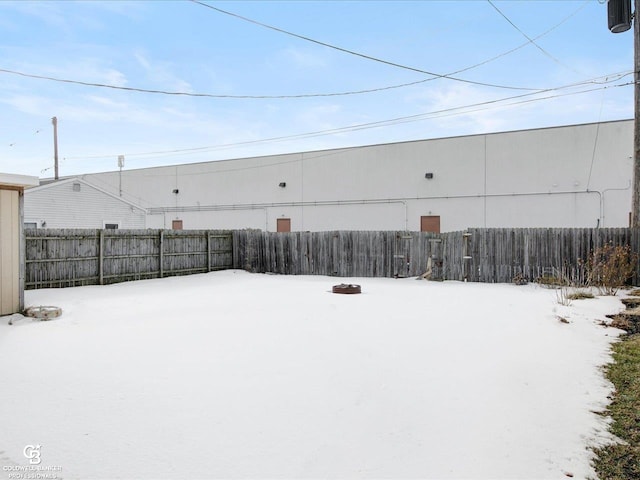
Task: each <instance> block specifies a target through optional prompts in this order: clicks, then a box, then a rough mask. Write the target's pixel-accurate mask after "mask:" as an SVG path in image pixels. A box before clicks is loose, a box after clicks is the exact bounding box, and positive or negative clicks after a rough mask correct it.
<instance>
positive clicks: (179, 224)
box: [171, 220, 182, 230]
mask: <svg viewBox="0 0 640 480" xmlns="http://www.w3.org/2000/svg"><path fill="white" fill-rule="evenodd" d="M171 228H172V229H173V230H182V220H173V221H172V222H171Z"/></svg>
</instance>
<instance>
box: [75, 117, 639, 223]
mask: <svg viewBox="0 0 640 480" xmlns="http://www.w3.org/2000/svg"><path fill="white" fill-rule="evenodd" d="M632 148H633V121H632V120H625V121H617V122H606V123H601V124H587V125H575V126H566V127H555V128H546V129H537V130H526V131H517V132H505V133H495V134H487V135H473V136H467V137H455V138H444V139H435V140H421V141H413V142H402V143H394V144H384V145H372V146H363V147H354V148H346V149H335V150H326V151H317V152H301V153H292V154H284V155H272V156H265V157H257V158H246V159H237V160H227V161H216V162H204V163H196V164H190V165H178V166H170V167H157V168H148V169H138V170H125V171H123V172H122V177H121V180H122V190H123V198H126V199H127V200H129V201H131V202H134V203H136V204H139V205H141V206H142V207H145V208H147V209H148V212H149V216H148V218H147V226H149V227H154V228H170V227H171V221H172V220H175V219H181V220H183V225H184V228H259V229H263V230H269V231H275V230H276V223H277V219H278V218H291V228H292V230H294V231H295V230H310V231H321V230H334V229H352V230H419V229H420V217H421V216H423V215H439V216H440V217H441V230H442V231H452V230H461V229H464V228H467V227H551V226H557V227H596V226H606V227H620V226H627V225H628V214H629V211H630V208H631V178H632V159H631V156H632ZM426 173H431V174H432V178H430V179H428V178H425V174H426ZM83 178H85V179H86V180H87V181H89V182H90V183H93V184H95V185H97V186H99V187H100V188H103V189H105V190H107V191H109V192H114V193H116V192H118V188H119V181H120V175H119V172H117V171H116V172H106V173H99V174H91V175H86V176H84V177H83ZM281 183H285V184H286V186H282V187H281V186H280V184H281ZM174 192H177V193H174Z"/></svg>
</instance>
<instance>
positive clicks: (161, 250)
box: [158, 230, 164, 278]
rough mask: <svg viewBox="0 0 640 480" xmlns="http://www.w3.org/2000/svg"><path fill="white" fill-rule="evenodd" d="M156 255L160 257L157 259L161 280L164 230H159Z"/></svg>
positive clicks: (162, 273)
mask: <svg viewBox="0 0 640 480" xmlns="http://www.w3.org/2000/svg"><path fill="white" fill-rule="evenodd" d="M158 250H159V251H158V254H159V256H160V258H159V261H160V263H159V270H160V278H162V277H163V276H164V255H163V254H164V252H163V250H164V230H160V245H159V248H158Z"/></svg>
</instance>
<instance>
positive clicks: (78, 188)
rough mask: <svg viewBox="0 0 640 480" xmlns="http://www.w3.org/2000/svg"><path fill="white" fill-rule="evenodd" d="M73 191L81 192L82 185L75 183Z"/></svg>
mask: <svg viewBox="0 0 640 480" xmlns="http://www.w3.org/2000/svg"><path fill="white" fill-rule="evenodd" d="M73 191H74V192H79V191H80V184H79V183H74V184H73Z"/></svg>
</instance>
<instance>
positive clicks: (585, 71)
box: [0, 0, 633, 178]
mask: <svg viewBox="0 0 640 480" xmlns="http://www.w3.org/2000/svg"><path fill="white" fill-rule="evenodd" d="M632 71H633V33H632V30H628V31H626V32H623V33H619V34H613V33H611V32H609V30H608V28H607V5H606V3H604V2H603V1H601V0H586V1H583V0H570V1H563V0H554V1H545V0H531V1H516V0H508V1H506V0H502V1H500V0H491V1H489V0H468V1H453V0H450V1H436V0H433V1H428V0H424V1H397V0H396V1H383V0H380V1H295V0H290V1H233V2H228V1H227V2H216V1H208V0H202V1H190V0H179V1H178V0H176V1H152V0H147V1H97V0H95V1H72V0H69V1H29V0H23V1H0V112H1V113H0V119H1V123H0V172H3V173H15V174H24V175H34V176H39V177H42V178H47V177H52V176H53V173H54V169H53V165H54V129H53V122H52V118H53V117H56V118H57V139H58V158H59V172H60V175H61V176H69V175H81V174H84V173H93V172H101V171H112V170H117V169H118V156H120V155H122V156H124V169H125V170H126V169H135V168H144V167H153V166H160V165H174V164H183V163H194V162H205V161H212V160H220V159H233V158H244V157H252V156H263V155H272V154H281V153H289V152H303V151H313V150H323V149H330V148H341V147H351V146H360V145H373V144H381V143H391V142H401V141H410V140H421V139H430V138H441V137H452V136H460V135H470V134H482V133H491V132H501V131H510V130H520V129H530V128H543V127H551V126H557V125H570V124H581V123H590V122H598V121H610V120H620V119H629V118H633V85H632V81H633V77H632ZM391 161H392V160H391Z"/></svg>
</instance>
